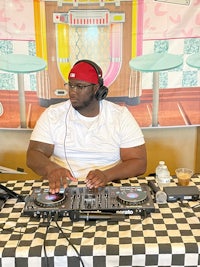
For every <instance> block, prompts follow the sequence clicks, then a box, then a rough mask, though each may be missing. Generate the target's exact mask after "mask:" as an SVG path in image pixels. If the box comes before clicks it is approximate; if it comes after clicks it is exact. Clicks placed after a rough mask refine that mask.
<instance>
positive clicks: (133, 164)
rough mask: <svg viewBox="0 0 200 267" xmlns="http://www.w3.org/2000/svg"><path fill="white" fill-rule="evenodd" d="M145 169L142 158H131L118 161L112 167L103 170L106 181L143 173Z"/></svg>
mask: <svg viewBox="0 0 200 267" xmlns="http://www.w3.org/2000/svg"><path fill="white" fill-rule="evenodd" d="M145 171H146V162H145V161H144V159H134V160H133V159H131V160H127V161H123V162H120V163H119V164H117V165H115V166H114V167H112V168H110V169H107V170H105V171H104V174H105V175H106V177H107V178H108V182H111V181H113V180H119V179H125V178H129V177H134V176H138V175H142V174H144V173H145Z"/></svg>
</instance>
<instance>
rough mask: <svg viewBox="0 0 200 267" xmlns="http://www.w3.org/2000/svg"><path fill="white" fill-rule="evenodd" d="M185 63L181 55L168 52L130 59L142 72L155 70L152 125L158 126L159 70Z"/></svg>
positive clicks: (130, 63)
mask: <svg viewBox="0 0 200 267" xmlns="http://www.w3.org/2000/svg"><path fill="white" fill-rule="evenodd" d="M182 64H183V59H182V58H181V56H179V55H174V54H168V53H153V54H148V55H142V56H138V57H136V58H133V59H131V60H130V61H129V66H130V67H131V68H132V69H135V70H138V71H141V72H153V109H152V126H153V127H155V126H158V110H159V72H160V71H166V70H170V69H174V68H176V67H179V66H181V65H182Z"/></svg>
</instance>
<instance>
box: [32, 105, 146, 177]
mask: <svg viewBox="0 0 200 267" xmlns="http://www.w3.org/2000/svg"><path fill="white" fill-rule="evenodd" d="M99 104H100V113H99V115H98V116H96V117H94V118H89V117H84V116H82V115H81V114H80V113H79V112H78V111H76V110H75V109H74V108H73V107H72V105H71V102H70V100H68V101H66V102H62V103H59V104H56V105H52V106H50V107H48V108H47V109H46V110H45V111H44V112H43V113H42V115H41V117H40V118H39V120H38V121H37V123H36V126H35V128H34V130H33V132H32V135H31V140H34V141H39V142H44V143H49V144H53V145H54V152H53V155H52V157H51V159H52V160H53V161H54V162H57V163H58V164H59V165H61V166H63V167H66V168H68V169H70V170H71V172H72V175H74V176H75V177H76V178H85V177H86V176H87V174H88V172H89V171H90V170H94V169H100V170H105V169H107V168H110V167H111V166H114V165H116V164H117V163H118V162H119V161H120V148H129V147H135V146H139V145H142V144H144V137H143V134H142V131H141V129H140V127H139V126H138V124H137V122H136V121H135V119H134V117H133V116H132V114H131V113H130V112H129V111H128V109H127V108H126V107H124V106H119V105H117V104H114V103H112V102H109V101H107V100H102V101H100V102H99Z"/></svg>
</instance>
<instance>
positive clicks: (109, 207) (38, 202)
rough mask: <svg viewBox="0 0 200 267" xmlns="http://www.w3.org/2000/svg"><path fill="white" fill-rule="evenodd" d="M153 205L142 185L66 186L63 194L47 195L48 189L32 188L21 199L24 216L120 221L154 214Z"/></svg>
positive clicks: (148, 192) (147, 190)
mask: <svg viewBox="0 0 200 267" xmlns="http://www.w3.org/2000/svg"><path fill="white" fill-rule="evenodd" d="M154 210H155V207H154V202H153V200H152V197H151V193H150V189H149V187H148V186H147V185H146V184H143V185H141V186H121V187H119V186H118V187H114V186H106V187H101V188H97V189H89V188H87V187H68V188H66V189H65V191H64V192H63V193H57V194H50V193H49V190H48V188H46V189H41V188H35V189H33V192H32V194H31V195H30V196H28V197H26V199H25V206H24V214H25V215H29V216H32V217H40V218H49V219H50V218H54V217H55V216H56V217H67V216H69V217H70V219H71V220H72V221H78V220H80V219H85V220H90V219H94V220H98V219H104V220H106V219H108V220H109V219H111V220H112V219H120V218H123V216H122V215H131V214H135V215H141V216H144V217H146V216H147V215H148V214H149V213H151V212H154Z"/></svg>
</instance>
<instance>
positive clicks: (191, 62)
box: [186, 54, 200, 69]
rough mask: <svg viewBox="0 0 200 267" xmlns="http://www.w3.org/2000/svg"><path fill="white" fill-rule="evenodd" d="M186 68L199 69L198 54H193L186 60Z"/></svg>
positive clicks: (199, 55) (199, 60) (199, 59)
mask: <svg viewBox="0 0 200 267" xmlns="http://www.w3.org/2000/svg"><path fill="white" fill-rule="evenodd" d="M186 63H187V64H188V66H190V67H192V68H197V69H200V54H193V55H191V56H188V58H187V59H186Z"/></svg>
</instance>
